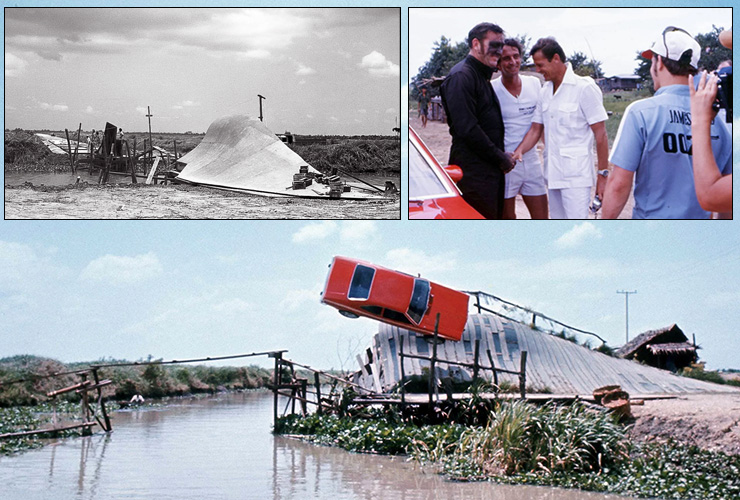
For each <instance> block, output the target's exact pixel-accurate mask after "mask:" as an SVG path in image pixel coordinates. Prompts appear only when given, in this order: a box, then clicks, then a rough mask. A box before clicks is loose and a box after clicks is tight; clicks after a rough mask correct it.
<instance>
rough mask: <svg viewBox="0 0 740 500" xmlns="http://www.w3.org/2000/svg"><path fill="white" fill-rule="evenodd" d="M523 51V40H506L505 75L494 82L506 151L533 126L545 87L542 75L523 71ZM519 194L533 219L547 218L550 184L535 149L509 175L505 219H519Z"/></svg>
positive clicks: (500, 63) (502, 61)
mask: <svg viewBox="0 0 740 500" xmlns="http://www.w3.org/2000/svg"><path fill="white" fill-rule="evenodd" d="M523 50H524V48H523V47H522V44H521V43H519V40H517V39H515V38H507V39H506V40H504V48H503V50H502V53H501V57H500V58H499V60H498V69H499V71H500V72H501V78H497V79H495V80H494V81H493V83H492V85H493V91H494V92H496V97H498V100H499V102H500V103H501V114H502V116H503V118H504V146H505V148H506V151H514V149H515V148H516V147H517V146H518V145H519V143H520V142H522V139H523V138H524V135H525V134H526V133H527V131H528V130H529V127H530V126H531V125H532V117H533V116H534V110H535V108H536V107H537V100H538V99H539V95H540V89H541V88H542V85H541V84H540V80H539V78H537V77H534V76H527V75H520V74H519V70H520V69H521V66H522V52H523ZM517 194H521V195H522V199H523V200H524V203H525V204H526V205H527V209H528V210H529V213H530V215H531V217H532V219H547V185H546V184H545V177H544V175H543V174H542V163H541V162H540V155H539V153H538V152H537V149H535V148H532V149H531V150H529V151H528V152H527V153H525V154H524V155H523V156H522V159H521V160H520V161H517V162H516V165H515V166H514V169H513V170H512V171H510V172H509V173H507V174H506V193H505V195H504V216H503V218H504V219H516V195H517Z"/></svg>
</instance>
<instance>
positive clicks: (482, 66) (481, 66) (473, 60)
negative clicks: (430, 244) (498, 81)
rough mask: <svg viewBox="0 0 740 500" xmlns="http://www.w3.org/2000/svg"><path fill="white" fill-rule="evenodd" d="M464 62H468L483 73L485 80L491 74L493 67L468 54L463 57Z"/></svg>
mask: <svg viewBox="0 0 740 500" xmlns="http://www.w3.org/2000/svg"><path fill="white" fill-rule="evenodd" d="M465 60H466V62H467V63H468V64H470V65H471V66H472V67H473V68H474V69H475V70H476V71H477V72H478V73H480V74H481V75H483V76H484V77H485V78H486V79H487V80H490V79H491V77H492V76H493V68H491V67H488V66H486V65H485V64H483V63H482V62H480V61H479V60H478V59H476V58H475V57H473V56H471V55H470V54H468V56H467V57H466V58H465Z"/></svg>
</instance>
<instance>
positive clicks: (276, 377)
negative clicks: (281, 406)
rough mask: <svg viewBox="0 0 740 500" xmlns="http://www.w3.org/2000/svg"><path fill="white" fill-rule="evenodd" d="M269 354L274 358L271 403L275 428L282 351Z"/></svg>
mask: <svg viewBox="0 0 740 500" xmlns="http://www.w3.org/2000/svg"><path fill="white" fill-rule="evenodd" d="M270 356H271V357H273V358H275V372H274V385H273V387H272V390H273V394H274V396H275V397H274V400H273V405H272V427H273V428H275V424H277V418H278V417H277V416H278V387H279V384H280V370H281V367H282V362H281V359H282V357H283V353H281V352H274V353H272V354H270Z"/></svg>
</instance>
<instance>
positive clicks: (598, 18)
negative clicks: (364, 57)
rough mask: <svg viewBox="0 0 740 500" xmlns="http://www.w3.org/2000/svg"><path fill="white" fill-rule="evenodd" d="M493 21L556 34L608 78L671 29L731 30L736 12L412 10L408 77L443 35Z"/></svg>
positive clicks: (633, 64)
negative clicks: (667, 27)
mask: <svg viewBox="0 0 740 500" xmlns="http://www.w3.org/2000/svg"><path fill="white" fill-rule="evenodd" d="M483 21H488V22H492V23H495V24H498V25H499V26H501V27H502V28H503V29H504V30H505V31H506V34H507V35H509V36H517V35H527V36H528V37H531V39H532V43H534V42H535V41H536V40H537V39H538V38H541V37H544V36H554V37H555V38H556V39H557V40H558V42H559V43H560V45H561V46H562V47H563V50H564V51H565V54H566V56H568V55H571V54H572V53H574V52H576V51H578V52H583V53H584V54H586V55H587V56H588V57H593V58H594V59H596V60H599V61H601V63H602V64H601V68H602V70H603V71H604V73H605V74H606V75H607V76H613V75H620V74H632V73H633V72H634V70H635V69H636V68H637V65H638V63H637V61H636V60H635V57H636V55H637V52H638V51H643V50H646V49H649V48H650V46H651V45H652V43H653V41H655V39H656V38H657V37H659V36H660V34H661V33H662V32H663V29H664V28H665V27H666V26H671V25H673V26H678V27H681V28H683V29H685V30H687V31H688V32H689V33H691V34H693V35H697V34H699V33H708V32H710V31H711V30H712V25H715V26H718V27H725V28H729V27H730V26H732V9H730V8H724V9H710V8H686V7H668V8H641V7H640V8H635V7H629V8H542V7H530V8H491V9H477V8H475V9H473V8H466V9H462V8H461V9H451V8H411V9H409V75H408V76H409V78H413V77H414V76H415V75H416V74H417V73H418V70H419V68H420V67H421V66H423V65H424V64H425V63H426V62H427V61H428V60H429V56H430V55H431V53H432V50H433V46H434V42H436V41H439V39H440V38H441V37H442V36H445V37H447V38H449V39H451V40H452V41H453V42H454V43H457V42H464V41H466V40H467V37H468V32H469V31H470V28H472V27H473V26H475V25H476V24H478V23H479V22H483Z"/></svg>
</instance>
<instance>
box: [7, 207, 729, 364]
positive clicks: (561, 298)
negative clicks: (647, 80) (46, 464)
mask: <svg viewBox="0 0 740 500" xmlns="http://www.w3.org/2000/svg"><path fill="white" fill-rule="evenodd" d="M732 226H733V223H732V222H729V223H723V222H717V223H706V222H677V223H669V222H664V221H660V222H648V223H642V224H640V223H634V222H629V221H624V222H616V221H615V222H610V223H607V222H605V221H583V222H564V221H548V222H541V223H537V222H528V223H522V222H511V223H504V222H501V223H497V224H490V223H489V224H486V223H483V224H481V223H479V222H474V221H470V222H455V223H444V222H442V223H440V222H431V223H423V222H415V223H409V222H406V223H404V222H390V221H384V222H371V221H367V222H363V221H354V222H330V221H327V222H288V221H285V222H283V221H280V222H277V221H265V222H214V221H208V222H192V221H183V222H145V223H141V222H122V223H117V224H111V223H109V222H63V223H60V222H5V223H2V233H0V235H1V236H0V315H1V317H2V323H3V327H2V330H0V357H2V356H8V355H15V354H37V355H43V356H49V357H53V358H56V359H60V360H62V361H89V360H95V359H98V358H101V357H114V358H127V359H139V358H143V357H146V356H147V355H150V354H151V355H153V356H154V357H156V358H159V357H162V358H165V359H172V358H178V359H183V358H186V357H201V356H218V355H227V354H236V353H243V352H253V351H263V350H271V349H288V350H289V354H288V356H289V357H291V358H292V359H294V360H296V361H299V362H302V363H307V364H310V365H312V366H316V367H320V368H345V369H346V368H352V369H354V367H355V362H354V361H353V360H354V355H355V354H356V353H358V352H360V351H361V350H363V349H364V347H366V346H367V345H369V342H370V338H371V336H372V334H373V333H374V332H375V331H376V328H377V324H376V323H375V322H374V321H372V320H369V319H358V320H350V319H346V318H344V317H342V316H340V315H339V314H338V313H337V312H336V311H335V310H334V309H333V308H331V307H329V306H325V305H321V304H320V303H319V292H320V291H321V289H322V287H323V284H324V280H325V277H326V272H327V265H328V264H329V262H330V261H331V258H332V256H334V255H337V254H339V255H348V256H353V257H358V258H362V259H365V260H370V261H372V262H376V263H378V264H381V265H385V266H387V267H391V268H395V269H399V270H403V271H406V272H409V273H421V274H422V275H423V276H425V277H427V278H430V279H432V280H434V281H438V282H440V283H443V284H446V285H448V286H452V287H455V288H458V289H462V290H483V291H487V292H490V293H493V294H495V295H497V296H500V297H503V298H506V299H508V300H510V301H513V302H516V303H519V304H521V305H524V306H528V307H531V308H533V309H535V310H538V311H540V312H542V313H544V314H547V315H549V316H552V317H554V318H557V319H559V320H561V321H563V322H565V323H568V324H570V325H572V326H576V327H579V328H583V329H586V330H590V331H594V332H596V333H599V334H600V335H602V336H603V337H605V338H606V339H607V340H608V341H609V342H610V344H612V345H618V344H620V343H621V342H622V341H623V339H624V296H623V295H619V294H617V293H616V292H617V290H637V291H638V293H637V294H636V295H632V296H631V297H630V331H631V333H632V335H633V336H634V335H635V334H637V333H638V332H642V331H644V330H648V329H654V328H660V327H663V326H667V325H669V324H671V323H677V324H678V325H679V326H680V327H681V328H682V329H683V330H684V331H685V332H686V333H687V334H688V335H689V336H690V335H691V334H692V333H696V336H697V341H698V343H699V344H700V345H701V346H702V347H703V349H702V350H701V351H700V353H701V356H702V358H703V359H704V360H706V361H707V362H708V365H709V366H710V367H711V368H740V362H739V361H738V358H737V353H738V352H740V341H738V334H737V324H739V323H740V308H738V306H737V305H738V303H739V302H740V289H738V286H737V277H738V276H739V275H740V273H738V271H739V270H740V269H739V268H740V253H739V252H738V246H739V243H740V236H739V235H738V232H737V231H735V230H731V227H732ZM249 362H251V361H249ZM260 363H263V364H268V361H267V360H262V361H260Z"/></svg>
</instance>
